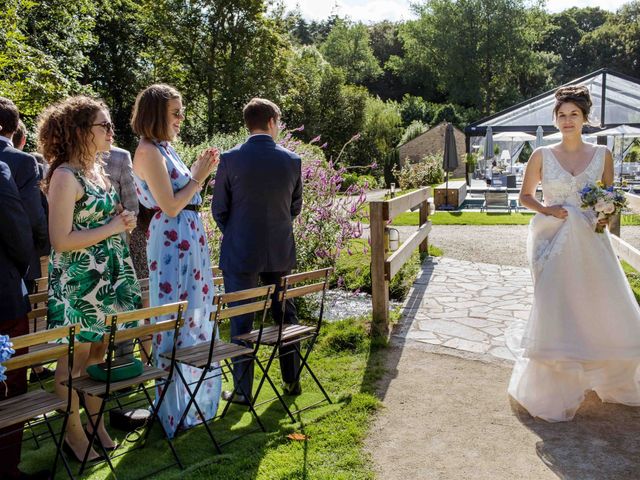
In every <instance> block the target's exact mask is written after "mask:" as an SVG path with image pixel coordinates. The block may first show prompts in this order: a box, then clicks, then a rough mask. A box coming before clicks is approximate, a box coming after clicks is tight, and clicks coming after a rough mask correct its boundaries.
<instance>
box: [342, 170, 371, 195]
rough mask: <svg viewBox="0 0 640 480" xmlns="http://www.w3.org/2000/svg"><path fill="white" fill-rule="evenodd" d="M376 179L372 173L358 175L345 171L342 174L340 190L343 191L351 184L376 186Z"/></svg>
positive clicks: (365, 186) (364, 186) (363, 186)
mask: <svg viewBox="0 0 640 480" xmlns="http://www.w3.org/2000/svg"><path fill="white" fill-rule="evenodd" d="M378 184H379V182H378V180H376V177H374V176H373V175H358V174H357V173H345V174H344V175H343V176H342V183H341V184H340V191H341V192H344V191H346V190H348V189H349V188H351V187H352V186H356V187H361V188H378Z"/></svg>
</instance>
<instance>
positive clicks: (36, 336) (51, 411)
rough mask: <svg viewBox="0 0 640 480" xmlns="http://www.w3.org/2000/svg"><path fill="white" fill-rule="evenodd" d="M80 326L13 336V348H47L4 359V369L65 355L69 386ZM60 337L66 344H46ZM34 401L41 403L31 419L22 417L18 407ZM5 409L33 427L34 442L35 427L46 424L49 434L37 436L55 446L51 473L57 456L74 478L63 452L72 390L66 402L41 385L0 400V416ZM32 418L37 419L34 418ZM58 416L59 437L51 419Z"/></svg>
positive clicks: (27, 406)
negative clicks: (59, 420) (59, 421)
mask: <svg viewBox="0 0 640 480" xmlns="http://www.w3.org/2000/svg"><path fill="white" fill-rule="evenodd" d="M79 328H80V325H75V324H74V325H69V326H63V327H58V328H54V329H51V330H46V331H41V332H34V333H29V334H27V335H22V336H20V337H15V338H13V339H12V342H13V345H14V348H15V349H16V350H20V349H22V348H29V347H35V346H43V347H46V348H41V349H38V350H36V351H32V352H29V351H28V352H27V353H24V354H21V355H17V356H14V357H12V358H10V359H9V360H7V361H6V362H5V367H6V368H7V370H15V369H18V368H26V367H29V366H31V365H41V364H42V363H43V362H53V361H56V360H57V359H59V358H60V357H62V356H64V355H65V354H66V355H67V358H68V372H67V373H68V377H67V382H68V384H69V385H72V384H73V376H72V372H73V354H74V351H75V334H76V331H77V330H79ZM63 338H65V339H67V341H68V343H67V344H62V343H61V344H58V345H55V346H52V345H51V344H49V342H54V341H59V340H61V339H63ZM34 401H36V402H38V403H37V404H36V405H40V408H38V409H36V412H37V413H35V414H34V415H33V416H32V417H31V418H24V416H26V415H28V413H26V412H21V411H20V408H29V407H31V408H34V407H35V406H36V405H33V402H34ZM5 409H7V410H6V411H7V412H8V413H9V414H10V415H11V420H13V421H15V422H16V423H23V422H24V423H27V425H28V428H30V429H31V430H32V437H33V439H34V440H35V441H36V445H39V444H38V441H37V437H38V435H36V433H35V428H36V427H37V426H39V425H42V424H44V425H46V427H47V431H48V433H47V434H40V437H41V438H48V437H50V438H51V439H52V440H53V443H54V444H55V447H56V455H55V458H54V460H53V465H52V468H51V472H52V475H54V476H55V472H56V468H57V465H58V459H59V458H61V459H62V463H63V465H64V468H65V470H66V471H67V474H68V475H69V478H71V479H73V478H74V476H73V472H72V471H71V467H70V466H69V462H68V460H67V458H66V456H65V455H64V452H63V451H62V445H63V442H64V436H65V433H66V430H67V423H68V420H69V415H70V411H71V389H69V390H68V395H67V399H66V405H65V400H64V399H61V398H60V397H58V396H57V395H56V394H54V393H48V392H46V391H44V389H43V388H40V389H37V390H35V391H33V390H32V391H29V392H27V393H24V394H22V395H18V396H15V397H11V398H9V399H7V400H3V401H0V415H2V413H3V410H5ZM35 418H37V419H36V420H33V419H35ZM59 418H62V426H61V428H60V433H59V437H57V436H56V433H55V431H54V428H53V425H52V422H54V421H56V420H58V419H59ZM14 424H15V423H14ZM11 425H12V424H7V425H6V427H10V426H11ZM22 428H23V427H20V428H19V429H15V430H12V431H9V432H5V433H4V434H3V435H2V436H6V435H10V434H12V433H14V432H16V431H18V430H20V429H22Z"/></svg>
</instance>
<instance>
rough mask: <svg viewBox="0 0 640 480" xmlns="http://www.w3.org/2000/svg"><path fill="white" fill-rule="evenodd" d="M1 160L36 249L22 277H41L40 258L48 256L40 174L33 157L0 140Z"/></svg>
mask: <svg viewBox="0 0 640 480" xmlns="http://www.w3.org/2000/svg"><path fill="white" fill-rule="evenodd" d="M0 161H2V162H4V163H6V164H7V165H8V166H9V169H10V170H11V176H12V177H13V181H14V182H15V184H16V186H17V187H18V192H19V193H20V198H21V199H22V205H23V206H24V211H25V212H26V214H27V218H28V219H29V223H30V224H31V232H32V235H33V237H32V238H33V245H34V247H35V248H34V249H33V250H32V252H31V260H30V262H29V263H30V268H29V271H28V273H27V275H26V277H25V278H28V279H36V278H39V277H40V276H41V272H40V256H41V255H43V254H44V255H48V254H49V252H48V248H49V228H48V225H47V216H46V213H45V209H44V207H43V205H42V194H41V191H40V185H39V183H40V180H42V173H41V171H40V170H39V168H38V162H36V159H35V157H34V156H33V155H29V154H28V153H25V152H23V151H21V150H18V149H17V148H13V147H12V146H11V145H9V144H8V143H7V142H5V141H4V140H0Z"/></svg>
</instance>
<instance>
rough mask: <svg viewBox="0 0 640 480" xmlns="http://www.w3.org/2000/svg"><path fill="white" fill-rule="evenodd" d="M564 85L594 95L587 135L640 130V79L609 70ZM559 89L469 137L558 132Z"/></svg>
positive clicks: (470, 131)
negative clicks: (626, 128) (608, 130)
mask: <svg viewBox="0 0 640 480" xmlns="http://www.w3.org/2000/svg"><path fill="white" fill-rule="evenodd" d="M565 85H584V86H586V87H587V88H588V89H589V92H590V93H591V100H592V101H593V107H592V109H591V125H590V126H585V129H584V131H585V133H592V132H597V131H599V130H602V129H604V128H612V127H617V126H619V125H631V126H634V127H640V80H638V79H637V78H633V77H630V76H628V75H624V74H621V73H618V72H614V71H613V70H609V69H607V68H603V69H600V70H598V71H596V72H593V73H590V74H589V75H586V76H584V77H581V78H577V79H575V80H573V81H571V82H569V83H566V84H565ZM555 90H556V89H553V90H549V91H548V92H545V93H543V94H540V95H538V96H536V97H533V98H531V99H529V100H527V101H525V102H522V103H519V104H517V105H514V106H513V107H510V108H507V109H506V110H503V111H501V112H498V113H496V114H494V115H491V116H489V117H485V118H483V119H481V120H479V121H477V122H474V123H472V124H470V125H469V126H467V127H466V128H465V133H466V135H467V136H468V137H476V136H484V135H485V132H486V129H487V127H489V126H490V127H491V128H492V130H493V133H497V132H510V131H521V132H526V133H530V134H533V135H535V133H536V129H537V128H538V126H542V128H543V129H544V132H545V134H546V133H553V132H556V131H557V129H556V127H555V126H554V125H553V106H554V105H555V96H554V93H555Z"/></svg>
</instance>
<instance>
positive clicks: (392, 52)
mask: <svg viewBox="0 0 640 480" xmlns="http://www.w3.org/2000/svg"><path fill="white" fill-rule="evenodd" d="M399 30H400V24H398V23H393V22H389V21H383V22H380V23H376V24H374V25H372V26H370V27H369V35H370V37H371V50H372V51H373V55H374V56H375V57H376V60H377V61H378V63H379V64H380V65H381V66H382V75H380V76H378V77H376V78H375V79H369V80H367V81H365V82H364V85H365V86H366V87H367V89H368V90H369V92H371V94H372V95H374V96H375V95H377V96H379V97H380V98H382V99H393V100H400V99H401V98H402V95H403V93H404V89H405V88H404V82H403V79H402V78H400V77H399V76H398V75H396V72H395V71H394V70H393V69H392V68H389V67H387V62H388V61H389V60H390V59H391V58H392V57H394V56H395V57H400V56H402V42H401V41H400V37H399Z"/></svg>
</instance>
